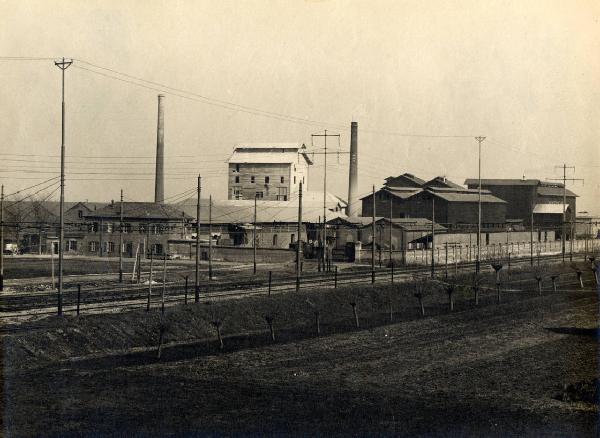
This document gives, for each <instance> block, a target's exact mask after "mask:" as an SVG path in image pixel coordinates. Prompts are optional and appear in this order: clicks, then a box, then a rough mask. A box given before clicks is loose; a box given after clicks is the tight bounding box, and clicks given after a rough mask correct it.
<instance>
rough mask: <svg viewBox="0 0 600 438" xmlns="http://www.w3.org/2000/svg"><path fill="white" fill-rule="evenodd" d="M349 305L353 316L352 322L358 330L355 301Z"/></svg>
mask: <svg viewBox="0 0 600 438" xmlns="http://www.w3.org/2000/svg"><path fill="white" fill-rule="evenodd" d="M349 304H350V305H351V306H352V313H353V314H354V322H355V323H356V328H360V324H359V322H358V312H357V310H356V301H351V302H350V303H349Z"/></svg>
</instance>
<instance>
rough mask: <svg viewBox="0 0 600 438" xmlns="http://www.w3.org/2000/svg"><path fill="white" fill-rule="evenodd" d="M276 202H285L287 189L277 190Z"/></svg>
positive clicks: (279, 188) (280, 188)
mask: <svg viewBox="0 0 600 438" xmlns="http://www.w3.org/2000/svg"><path fill="white" fill-rule="evenodd" d="M277 200H278V201H287V187H278V188H277Z"/></svg>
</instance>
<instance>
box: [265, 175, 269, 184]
mask: <svg viewBox="0 0 600 438" xmlns="http://www.w3.org/2000/svg"><path fill="white" fill-rule="evenodd" d="M265 184H269V177H268V176H265Z"/></svg>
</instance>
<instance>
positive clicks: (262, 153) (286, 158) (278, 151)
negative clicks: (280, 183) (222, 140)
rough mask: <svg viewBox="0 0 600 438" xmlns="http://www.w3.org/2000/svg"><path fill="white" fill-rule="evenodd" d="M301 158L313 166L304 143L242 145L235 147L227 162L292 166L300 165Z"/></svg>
mask: <svg viewBox="0 0 600 438" xmlns="http://www.w3.org/2000/svg"><path fill="white" fill-rule="evenodd" d="M301 156H302V157H303V158H304V159H305V160H306V162H307V163H308V164H313V162H312V160H311V159H310V158H309V157H308V154H307V152H306V146H305V145H304V144H303V143H241V144H237V145H236V146H235V148H234V150H233V152H232V154H231V156H230V157H229V159H228V160H227V161H226V162H227V163H230V164H238V163H239V164H242V163H253V164H260V163H266V164H291V163H299V162H300V157H301Z"/></svg>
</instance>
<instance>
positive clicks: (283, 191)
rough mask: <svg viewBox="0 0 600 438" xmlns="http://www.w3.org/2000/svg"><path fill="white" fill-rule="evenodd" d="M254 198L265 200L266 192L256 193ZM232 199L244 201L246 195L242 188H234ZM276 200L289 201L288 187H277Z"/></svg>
mask: <svg viewBox="0 0 600 438" xmlns="http://www.w3.org/2000/svg"><path fill="white" fill-rule="evenodd" d="M267 195H268V192H267ZM254 197H255V198H256V199H264V197H265V192H263V191H262V190H259V191H256V192H254ZM232 198H233V199H244V194H243V192H242V189H241V188H240V187H234V188H233V189H232ZM276 199H277V200H278V201H287V200H288V189H287V187H277V195H276Z"/></svg>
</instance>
